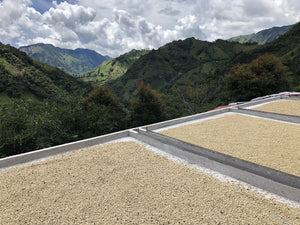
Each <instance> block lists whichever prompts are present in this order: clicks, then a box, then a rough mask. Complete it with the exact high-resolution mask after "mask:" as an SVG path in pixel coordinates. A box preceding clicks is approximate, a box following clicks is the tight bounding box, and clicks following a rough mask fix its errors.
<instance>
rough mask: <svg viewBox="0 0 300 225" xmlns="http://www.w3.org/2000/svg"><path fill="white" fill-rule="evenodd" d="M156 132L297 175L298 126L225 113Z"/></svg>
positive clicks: (299, 170) (299, 145) (298, 159)
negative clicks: (218, 116) (213, 117)
mask: <svg viewBox="0 0 300 225" xmlns="http://www.w3.org/2000/svg"><path fill="white" fill-rule="evenodd" d="M160 133H162V134H164V135H167V136H170V137H173V138H176V139H179V140H183V141H185V142H189V143H192V144H195V145H199V146H201V147H205V148H208V149H211V150H214V151H217V152H221V153H224V154H227V155H231V156H234V157H236V158H239V159H243V160H247V161H250V162H253V163H256V164H259V165H263V166H266V167H270V168H273V169H276V170H280V171H283V172H286V173H290V174H293V175H296V176H300V167H299V162H300V125H296V124H295V125H294V124H287V123H282V122H276V121H272V120H266V119H260V118H253V117H250V116H244V115H240V114H229V115H225V116H223V117H220V118H216V119H210V120H205V121H203V122H199V123H195V124H189V125H184V126H180V127H176V128H172V129H168V130H164V131H161V132H160Z"/></svg>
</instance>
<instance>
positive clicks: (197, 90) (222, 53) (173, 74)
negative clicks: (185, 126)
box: [110, 38, 256, 117]
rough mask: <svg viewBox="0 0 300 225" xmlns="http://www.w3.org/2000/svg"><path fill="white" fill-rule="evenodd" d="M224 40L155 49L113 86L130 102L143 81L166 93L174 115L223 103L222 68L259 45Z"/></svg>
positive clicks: (193, 41)
mask: <svg viewBox="0 0 300 225" xmlns="http://www.w3.org/2000/svg"><path fill="white" fill-rule="evenodd" d="M255 47H256V45H252V44H250V45H249V44H247V45H243V44H239V43H232V42H227V41H222V40H217V41H215V42H213V43H210V42H206V41H199V40H196V39H194V38H189V39H186V40H183V41H181V40H180V41H174V42H172V43H170V44H167V45H165V46H163V47H161V48H159V49H158V50H152V51H151V52H149V53H148V54H146V55H144V56H142V57H141V58H140V59H139V60H137V61H136V62H135V63H134V64H133V65H132V66H131V67H130V68H129V69H128V71H127V72H126V73H125V74H124V75H123V76H122V77H120V78H119V79H117V80H116V81H114V82H111V83H110V85H111V88H112V90H113V91H114V92H116V93H117V95H118V96H119V97H120V98H121V99H122V101H123V102H124V103H125V105H128V104H129V102H130V101H131V99H132V98H134V97H135V95H136V93H137V92H136V90H137V88H138V87H139V84H140V82H141V81H143V82H144V83H149V84H150V85H151V86H152V87H153V89H155V90H157V91H158V92H160V93H162V94H163V99H164V101H165V103H166V106H167V111H168V114H169V115H170V116H171V117H178V116H183V115H189V114H193V113H196V112H200V111H205V110H208V109H211V108H212V107H214V106H216V105H218V104H220V100H219V99H218V97H217V96H216V92H217V91H218V89H219V88H220V86H219V85H218V83H219V74H218V71H219V70H220V68H221V67H222V66H223V65H224V64H225V63H227V62H228V61H229V60H230V59H231V58H232V57H234V56H235V55H236V54H238V53H240V52H242V51H248V50H251V49H253V48H255Z"/></svg>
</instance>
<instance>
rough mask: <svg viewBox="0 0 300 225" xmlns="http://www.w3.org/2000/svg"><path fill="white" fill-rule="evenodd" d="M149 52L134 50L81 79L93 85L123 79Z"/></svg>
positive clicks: (98, 67) (106, 62) (111, 60)
mask: <svg viewBox="0 0 300 225" xmlns="http://www.w3.org/2000/svg"><path fill="white" fill-rule="evenodd" d="M148 52H150V51H149V50H135V49H133V50H131V51H130V52H127V53H125V54H123V55H121V56H119V57H117V58H113V59H109V60H107V61H105V62H103V63H102V64H100V65H99V66H97V67H96V68H94V69H93V70H91V71H90V72H88V73H86V74H84V75H82V76H81V77H80V79H81V80H83V81H87V82H91V83H93V84H105V83H107V82H110V81H112V80H115V79H117V78H119V77H121V76H122V75H123V74H125V73H126V72H127V70H128V69H129V67H130V66H131V65H132V64H133V63H134V62H135V61H136V60H138V59H139V58H140V57H141V56H143V55H145V54H147V53H148Z"/></svg>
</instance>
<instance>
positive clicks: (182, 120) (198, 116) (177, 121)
mask: <svg viewBox="0 0 300 225" xmlns="http://www.w3.org/2000/svg"><path fill="white" fill-rule="evenodd" d="M226 112H229V108H225V109H219V110H214V111H209V112H204V113H199V114H195V115H192V116H186V117H181V118H178V119H173V120H167V121H164V122H160V123H155V124H150V125H146V126H143V128H145V129H147V130H157V129H160V128H164V127H169V126H173V125H177V124H180V123H186V122H190V121H193V120H199V119H204V118H208V117H212V116H216V115H220V114H223V113H226Z"/></svg>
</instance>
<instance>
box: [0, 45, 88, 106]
mask: <svg viewBox="0 0 300 225" xmlns="http://www.w3.org/2000/svg"><path fill="white" fill-rule="evenodd" d="M91 88H92V87H91V86H90V85H89V84H87V83H84V82H82V81H79V80H77V79H76V78H74V77H72V76H71V75H69V74H67V73H65V72H64V71H62V70H60V69H58V68H54V67H51V66H49V65H47V64H44V63H41V62H39V61H37V60H35V59H33V58H31V57H29V56H27V55H26V53H24V52H22V51H20V50H18V49H16V48H14V47H11V46H10V45H3V44H2V43H0V99H1V98H2V99H7V98H10V97H13V98H20V97H23V96H26V95H28V96H31V97H32V98H35V99H38V100H42V99H52V100H55V101H59V102H62V101H64V99H66V98H67V97H68V96H70V95H72V94H73V93H75V92H77V93H79V92H81V93H84V92H87V91H89V90H91Z"/></svg>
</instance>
